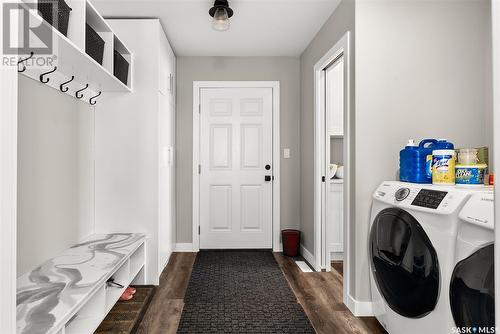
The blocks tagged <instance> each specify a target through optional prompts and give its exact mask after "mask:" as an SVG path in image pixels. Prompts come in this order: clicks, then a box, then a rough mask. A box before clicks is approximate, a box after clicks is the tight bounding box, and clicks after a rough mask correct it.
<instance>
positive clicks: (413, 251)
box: [369, 208, 440, 318]
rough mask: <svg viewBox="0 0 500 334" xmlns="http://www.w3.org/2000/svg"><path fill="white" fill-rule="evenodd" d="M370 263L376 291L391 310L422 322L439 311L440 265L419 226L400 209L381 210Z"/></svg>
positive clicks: (371, 247)
mask: <svg viewBox="0 0 500 334" xmlns="http://www.w3.org/2000/svg"><path fill="white" fill-rule="evenodd" d="M369 247H370V262H371V269H372V273H373V277H374V279H375V282H376V284H377V287H378V289H379V291H380V293H381V294H382V296H383V298H384V299H385V301H386V302H387V304H388V305H389V307H390V308H391V309H392V310H394V311H395V312H397V313H398V314H400V315H402V316H404V317H407V318H421V317H424V316H426V315H427V314H429V313H430V312H431V311H432V310H434V308H435V307H436V304H437V301H438V297H439V283H440V276H439V263H438V258H437V254H436V251H435V249H434V247H433V246H432V244H431V241H430V240H429V238H428V236H427V234H426V233H425V231H424V229H423V228H422V226H421V225H420V224H419V222H418V221H417V220H416V219H415V218H414V217H413V216H412V215H411V214H409V213H408V212H406V211H404V210H402V209H399V208H388V209H385V210H382V211H381V212H380V213H379V214H378V215H377V216H376V217H375V220H374V221H373V225H372V228H371V231H370V244H369Z"/></svg>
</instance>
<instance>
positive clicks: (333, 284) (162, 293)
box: [138, 253, 385, 334]
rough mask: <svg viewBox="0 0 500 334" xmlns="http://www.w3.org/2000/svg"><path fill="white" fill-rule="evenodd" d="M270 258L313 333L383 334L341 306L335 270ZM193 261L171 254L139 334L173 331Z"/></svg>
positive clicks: (192, 256) (339, 281) (192, 255)
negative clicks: (309, 268)
mask: <svg viewBox="0 0 500 334" xmlns="http://www.w3.org/2000/svg"><path fill="white" fill-rule="evenodd" d="M274 257H275V258H276V261H277V262H278V264H279V266H280V268H281V269H282V271H283V273H284V274H285V277H286V279H287V281H288V283H289V284H290V287H291V288H292V290H293V292H294V294H295V296H296V297H297V300H298V301H299V303H300V304H301V305H302V307H303V308H304V311H305V312H306V314H307V316H308V317H309V320H310V321H311V324H312V325H313V327H314V329H315V330H316V332H317V333H325V334H327V333H328V334H331V333H335V334H342V333H357V334H358V333H359V334H364V333H367V334H372V333H373V334H378V333H385V331H384V329H383V328H382V327H381V326H380V324H379V323H378V322H377V320H376V319H375V318H373V317H361V318H357V317H355V316H353V315H352V313H351V312H350V311H349V310H348V309H347V307H346V306H345V305H344V304H343V303H342V274H341V273H339V272H337V271H336V270H332V271H331V272H329V273H303V272H302V271H301V270H300V269H299V268H298V267H297V265H296V264H295V262H294V261H293V259H290V258H287V257H285V256H283V255H282V254H281V253H275V254H274ZM195 258H196V253H173V254H172V256H171V257H170V261H169V262H168V265H167V267H166V268H165V270H164V271H163V273H162V275H161V277H160V286H159V287H158V289H157V291H156V294H155V295H154V297H153V300H152V301H151V304H150V306H149V309H148V311H147V312H146V314H145V316H144V319H143V320H142V322H141V324H140V325H139V329H138V333H139V334H146V333H147V334H156V333H162V334H169V333H175V332H176V330H177V326H178V324H179V321H180V318H181V314H182V308H183V307H184V295H185V293H186V288H187V285H188V283H189V278H190V276H191V270H192V268H193V264H194V260H195ZM337 268H338V266H337ZM334 269H335V266H334Z"/></svg>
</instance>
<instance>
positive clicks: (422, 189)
mask: <svg viewBox="0 0 500 334" xmlns="http://www.w3.org/2000/svg"><path fill="white" fill-rule="evenodd" d="M474 191H475V192H476V191H481V189H479V190H474ZM472 192H473V191H472V190H470V189H469V188H460V187H456V186H435V185H432V184H425V185H421V184H412V183H407V182H399V181H384V182H383V183H382V184H380V186H379V187H378V188H377V190H376V191H375V192H374V194H373V199H374V200H375V202H378V203H380V202H381V203H385V204H387V205H391V206H397V207H401V208H405V209H410V210H413V211H423V212H436V213H439V214H451V213H453V212H455V211H456V210H458V209H460V208H461V207H462V205H463V203H464V201H465V200H467V199H468V198H469V196H470V195H471V193H472Z"/></svg>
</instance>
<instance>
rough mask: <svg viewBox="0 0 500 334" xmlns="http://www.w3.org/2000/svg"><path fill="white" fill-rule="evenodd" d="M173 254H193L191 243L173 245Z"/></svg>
mask: <svg viewBox="0 0 500 334" xmlns="http://www.w3.org/2000/svg"><path fill="white" fill-rule="evenodd" d="M174 252H177V253H191V252H193V243H177V244H175V248H174Z"/></svg>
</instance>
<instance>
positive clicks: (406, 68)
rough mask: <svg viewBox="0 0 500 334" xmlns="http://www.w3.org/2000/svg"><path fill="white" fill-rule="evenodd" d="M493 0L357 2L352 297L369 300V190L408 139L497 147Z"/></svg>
mask: <svg viewBox="0 0 500 334" xmlns="http://www.w3.org/2000/svg"><path fill="white" fill-rule="evenodd" d="M490 43H491V41H490V10H489V2H488V1H486V0H485V1H481V0H477V1H476V0H474V1H470V0H467V1H394V0H392V1H391V0H379V1H371V0H363V1H358V2H356V121H355V122H356V143H355V145H356V157H355V159H356V161H357V162H358V164H357V168H356V171H355V177H356V190H355V193H356V194H355V196H356V199H355V202H356V216H355V221H354V224H355V231H356V236H355V237H356V240H355V255H354V258H355V261H356V262H355V271H354V272H355V276H356V277H355V284H354V288H355V290H354V291H351V293H354V296H355V298H356V299H358V300H369V298H370V296H369V287H368V279H369V276H368V271H369V267H368V258H367V237H368V226H369V215H370V206H371V194H372V193H373V191H374V190H375V188H376V187H377V186H378V184H379V183H380V182H381V181H383V180H392V179H394V178H395V175H396V171H397V168H398V151H399V150H400V149H401V148H402V147H403V146H404V144H405V142H406V141H407V140H408V138H416V139H417V138H419V139H420V138H427V137H430V138H436V137H440V138H448V139H449V140H451V141H452V142H454V143H455V144H456V145H457V146H459V147H475V146H480V145H487V144H489V145H491V143H492V138H491V135H492V133H493V130H492V128H491V126H492V124H491V123H488V120H489V119H491V116H492V109H491V96H492V93H491V89H492V88H491V58H490V57H489V55H488V52H489V50H491V48H490Z"/></svg>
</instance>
